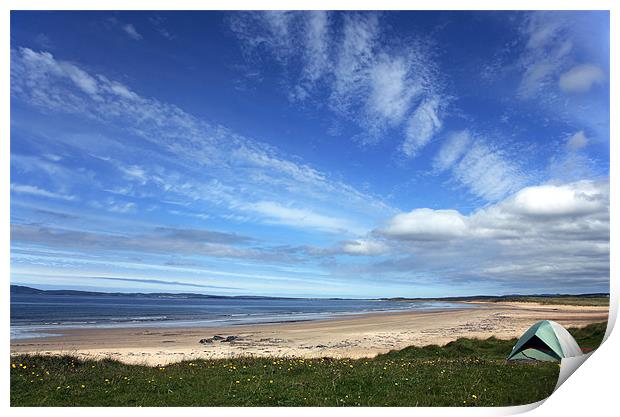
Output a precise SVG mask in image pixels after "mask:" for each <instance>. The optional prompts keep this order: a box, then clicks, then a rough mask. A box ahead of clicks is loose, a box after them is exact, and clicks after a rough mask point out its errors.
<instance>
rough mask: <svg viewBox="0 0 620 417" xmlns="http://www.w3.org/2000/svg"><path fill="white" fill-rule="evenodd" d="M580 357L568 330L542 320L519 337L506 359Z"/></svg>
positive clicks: (545, 359)
mask: <svg viewBox="0 0 620 417" xmlns="http://www.w3.org/2000/svg"><path fill="white" fill-rule="evenodd" d="M581 355H582V352H581V349H580V348H579V345H578V344H577V342H576V341H575V339H574V338H573V336H571V334H570V333H569V332H568V330H566V329H565V328H564V327H562V325H560V324H558V323H556V322H554V321H551V320H543V321H539V322H538V323H536V324H534V325H533V326H532V327H530V328H529V329H528V330H527V331H526V332H525V333H524V334H523V336H521V338H520V339H519V340H518V341H517V344H516V345H515V346H514V347H513V348H512V352H511V353H510V355H508V359H509V360H513V359H533V360H542V361H557V360H561V359H562V358H570V357H573V356H581Z"/></svg>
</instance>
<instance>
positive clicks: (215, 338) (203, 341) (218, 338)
mask: <svg viewBox="0 0 620 417" xmlns="http://www.w3.org/2000/svg"><path fill="white" fill-rule="evenodd" d="M238 338H239V337H238V336H226V337H224V336H220V335H215V336H213V337H210V338H208V339H200V340H199V342H198V343H200V344H201V345H207V344H210V343H213V342H215V341H219V342H220V343H226V342H228V343H230V342H234V341H235V340H237V339H238Z"/></svg>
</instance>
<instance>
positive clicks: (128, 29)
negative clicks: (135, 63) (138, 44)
mask: <svg viewBox="0 0 620 417" xmlns="http://www.w3.org/2000/svg"><path fill="white" fill-rule="evenodd" d="M122 28H123V31H124V32H125V33H126V34H127V35H129V37H130V38H131V39H133V40H134V41H139V40H140V39H142V35H141V34H140V33H138V31H137V30H136V28H135V26H134V25H132V24H131V23H128V24H126V25H123V26H122Z"/></svg>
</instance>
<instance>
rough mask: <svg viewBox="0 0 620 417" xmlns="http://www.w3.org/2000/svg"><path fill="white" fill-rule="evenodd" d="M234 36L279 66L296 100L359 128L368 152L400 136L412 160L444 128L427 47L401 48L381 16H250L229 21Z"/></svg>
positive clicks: (442, 99)
mask: <svg viewBox="0 0 620 417" xmlns="http://www.w3.org/2000/svg"><path fill="white" fill-rule="evenodd" d="M299 28H304V29H305V30H300V29H299ZM231 29H232V30H233V31H234V32H235V34H236V35H237V36H238V38H239V40H240V41H241V46H242V48H243V49H244V50H246V51H249V52H250V53H251V52H254V51H261V52H266V53H267V54H269V55H271V56H272V57H274V58H275V59H276V60H277V61H278V62H279V63H280V65H281V66H282V67H283V68H282V71H283V73H284V74H286V82H287V88H288V90H289V93H288V96H289V97H290V98H291V99H293V100H294V101H304V102H308V103H324V102H325V101H327V103H328V106H329V108H330V110H331V111H332V112H333V115H334V117H336V118H339V119H342V120H345V121H347V122H351V123H354V124H355V125H357V127H358V129H359V133H358V134H357V135H356V138H357V139H358V141H360V142H362V143H364V144H373V143H377V142H379V141H381V140H382V139H383V138H384V137H385V135H386V134H387V133H388V132H391V133H394V132H397V134H399V135H400V136H401V138H402V139H401V141H402V143H403V145H402V147H401V150H402V152H403V155H404V156H406V157H408V158H413V157H414V156H415V155H416V153H417V152H418V151H419V150H420V149H422V148H423V147H424V146H425V145H426V144H427V143H428V142H429V141H430V140H431V139H432V137H433V136H434V135H435V134H436V133H437V132H438V131H439V130H440V129H441V127H442V122H441V118H442V117H443V114H442V110H443V109H444V108H445V107H446V105H447V102H448V99H447V98H446V96H445V95H444V94H443V93H442V82H441V80H440V77H439V75H438V69H437V66H436V64H435V63H434V61H433V60H432V59H431V58H430V55H431V54H430V52H429V51H430V46H429V43H428V41H427V40H421V39H408V41H407V46H403V45H401V44H396V42H394V40H391V39H389V38H388V36H387V35H386V34H385V31H384V27H383V26H382V23H381V15H380V14H377V13H338V12H279V13H265V12H252V13H244V14H240V15H236V16H235V17H234V18H232V19H231ZM293 44H295V45H299V44H303V45H304V46H305V47H304V48H301V49H300V48H292V47H291V45H293ZM257 55H258V54H257ZM256 59H260V58H256ZM263 59H264V58H263Z"/></svg>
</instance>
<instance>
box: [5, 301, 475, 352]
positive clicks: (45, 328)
mask: <svg viewBox="0 0 620 417" xmlns="http://www.w3.org/2000/svg"><path fill="white" fill-rule="evenodd" d="M411 303H415V302H411ZM422 303H426V302H424V301H422ZM446 304H451V305H453V306H450V307H445V306H437V307H425V308H423V309H418V308H399V309H385V310H360V311H343V312H339V311H338V312H319V313H312V312H308V313H290V314H287V313H281V314H280V315H273V316H264V317H262V319H261V318H259V317H256V318H255V319H247V318H246V319H237V318H233V316H232V315H226V316H222V318H212V319H204V320H191V319H171V320H143V321H133V320H127V321H117V322H99V323H97V322H91V323H84V324H78V323H66V324H63V323H50V324H25V325H24V324H19V325H11V332H13V331H16V332H19V331H24V332H25V333H31V334H36V335H37V336H24V337H15V338H14V337H13V335H12V334H11V342H14V341H15V342H17V341H21V340H30V339H39V338H41V337H58V336H62V335H63V334H66V333H67V332H68V331H74V330H84V331H88V330H113V329H119V330H120V329H174V328H183V329H192V328H205V329H206V328H208V329H211V328H229V327H230V328H234V327H239V326H261V325H277V324H286V323H304V322H312V321H325V320H335V319H346V318H355V317H363V316H367V315H374V314H377V315H383V314H391V313H410V312H418V313H424V312H439V311H458V310H464V309H470V308H475V304H482V303H476V302H469V301H467V302H464V301H463V302H460V301H452V302H447V303H446ZM472 304H473V305H472ZM455 305H456V306H455ZM220 323H221V324H220Z"/></svg>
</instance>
